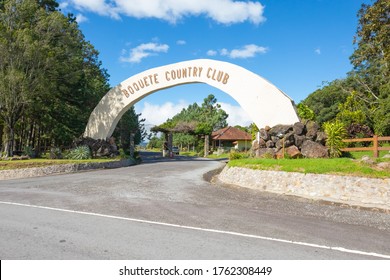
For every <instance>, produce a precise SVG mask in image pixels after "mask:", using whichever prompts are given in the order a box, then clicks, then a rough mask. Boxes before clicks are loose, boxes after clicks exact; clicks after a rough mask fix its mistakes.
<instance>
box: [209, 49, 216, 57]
mask: <svg viewBox="0 0 390 280" xmlns="http://www.w3.org/2000/svg"><path fill="white" fill-rule="evenodd" d="M207 55H208V56H216V55H217V51H215V50H208V51H207Z"/></svg>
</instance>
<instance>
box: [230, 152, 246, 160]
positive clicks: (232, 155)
mask: <svg viewBox="0 0 390 280" xmlns="http://www.w3.org/2000/svg"><path fill="white" fill-rule="evenodd" d="M248 157H249V155H248V154H246V153H240V152H237V151H235V150H232V151H231V152H230V154H229V159H230V160H234V159H243V158H248Z"/></svg>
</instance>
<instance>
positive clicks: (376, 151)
mask: <svg viewBox="0 0 390 280" xmlns="http://www.w3.org/2000/svg"><path fill="white" fill-rule="evenodd" d="M373 142H374V145H373V152H374V158H377V157H379V150H378V135H374V137H373Z"/></svg>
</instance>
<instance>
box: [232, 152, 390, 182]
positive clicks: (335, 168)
mask: <svg viewBox="0 0 390 280" xmlns="http://www.w3.org/2000/svg"><path fill="white" fill-rule="evenodd" d="M384 154H385V153H383V154H381V155H382V156H383V155H384ZM364 155H369V156H371V155H372V153H371V154H370V153H369V152H368V153H365V152H355V153H352V158H333V159H306V158H302V159H259V158H245V159H237V160H231V161H229V166H231V167H245V168H251V169H259V170H276V171H286V172H300V173H314V174H333V175H349V176H361V177H371V178H390V171H389V170H379V169H378V168H377V167H376V165H375V164H374V165H372V164H367V163H364V162H362V161H360V160H359V159H361V157H362V156H364ZM376 161H377V162H383V161H390V159H383V158H379V159H377V160H376Z"/></svg>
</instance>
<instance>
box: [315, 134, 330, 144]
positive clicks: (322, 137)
mask: <svg viewBox="0 0 390 280" xmlns="http://www.w3.org/2000/svg"><path fill="white" fill-rule="evenodd" d="M326 139H328V136H327V135H326V133H325V132H323V131H319V132H317V136H316V142H317V143H320V144H321V145H323V146H325V144H326Z"/></svg>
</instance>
